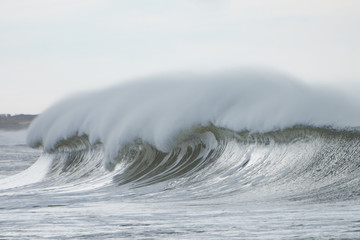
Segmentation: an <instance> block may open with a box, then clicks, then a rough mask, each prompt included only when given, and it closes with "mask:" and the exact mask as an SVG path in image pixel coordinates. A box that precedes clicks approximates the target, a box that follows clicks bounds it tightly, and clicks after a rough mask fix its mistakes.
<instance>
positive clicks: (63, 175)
mask: <svg viewBox="0 0 360 240" xmlns="http://www.w3.org/2000/svg"><path fill="white" fill-rule="evenodd" d="M14 134H15V133H14ZM8 135H9V133H6V134H4V133H1V132H0V164H1V165H0V201H1V202H2V206H1V207H0V226H1V229H2V232H1V233H0V238H1V239H74V238H75V239H108V238H110V239H111V238H112V239H130V238H131V239H133V238H135V239H204V238H206V239H360V217H359V216H360V205H359V203H360V178H359V176H360V104H359V101H357V100H356V98H355V97H352V96H350V95H348V94H344V93H341V92H339V91H336V90H331V89H328V88H324V87H321V86H311V85H307V84H304V83H302V82H300V81H298V80H296V79H294V78H291V77H289V76H287V75H284V74H280V73H276V72H265V71H250V70H248V71H232V72H229V71H228V72H219V73H212V74H188V73H187V74H185V73H182V74H173V75H171V74H167V75H158V76H153V77H148V78H144V79H139V80H137V81H132V82H129V83H124V84H121V85H119V86H115V87H112V88H108V89H103V90H99V91H96V92H88V93H80V94H77V95H73V96H71V97H69V98H66V99H64V100H62V101H60V102H58V103H56V104H55V105H53V106H51V107H50V108H49V109H47V110H46V111H44V112H43V113H42V114H41V115H39V116H38V117H37V118H36V119H35V120H34V122H33V123H32V124H31V126H30V128H29V129H28V131H27V138H26V142H27V145H28V146H30V147H32V148H29V147H28V146H26V145H24V143H23V142H21V141H19V142H16V141H14V140H11V141H10V140H6V138H5V137H4V138H1V136H8ZM10 135H11V134H10Z"/></svg>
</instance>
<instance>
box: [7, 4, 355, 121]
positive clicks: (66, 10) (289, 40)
mask: <svg viewBox="0 0 360 240" xmlns="http://www.w3.org/2000/svg"><path fill="white" fill-rule="evenodd" d="M359 13H360V1H358V0H0V81H1V82H0V83H1V85H0V113H12V114H15V113H40V112H41V111H43V110H44V109H45V108H47V107H49V106H50V105H51V104H53V103H54V101H57V100H59V99H61V98H63V97H65V96H67V95H69V94H74V93H76V92H79V91H88V90H94V89H100V88H104V87H108V86H111V85H114V84H117V83H120V82H122V81H126V80H128V79H130V80H131V79H134V78H136V77H140V76H147V75H153V74H157V73H163V72H166V73H169V72H172V71H175V72H176V71H177V72H178V71H200V72H204V71H205V72H207V71H214V70H223V69H234V68H242V67H266V68H273V69H276V70H278V71H282V72H285V73H289V74H291V75H292V76H295V77H297V78H299V79H302V80H303V81H305V82H310V83H316V84H327V85H334V84H335V85H336V84H342V85H344V84H347V83H348V82H355V83H356V82H360V14H359Z"/></svg>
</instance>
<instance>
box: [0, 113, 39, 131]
mask: <svg viewBox="0 0 360 240" xmlns="http://www.w3.org/2000/svg"><path fill="white" fill-rule="evenodd" d="M36 116H37V115H30V114H19V115H10V114H0V130H6V131H16V130H22V129H26V128H28V127H29V125H30V123H31V122H32V120H34V118H35V117H36Z"/></svg>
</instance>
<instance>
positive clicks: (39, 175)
mask: <svg viewBox="0 0 360 240" xmlns="http://www.w3.org/2000/svg"><path fill="white" fill-rule="evenodd" d="M51 163H52V157H51V156H50V155H49V154H43V155H42V156H41V157H40V158H39V159H38V160H37V161H36V162H35V163H34V164H33V165H31V166H30V167H29V168H28V169H26V170H25V171H22V172H20V173H18V174H16V175H13V176H9V177H6V178H4V179H0V190H3V189H10V188H15V187H21V186H26V185H31V184H34V183H37V182H40V181H42V180H43V179H44V178H45V177H46V175H47V173H48V171H49V169H50V166H51Z"/></svg>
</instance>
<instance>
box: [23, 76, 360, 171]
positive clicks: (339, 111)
mask: <svg viewBox="0 0 360 240" xmlns="http://www.w3.org/2000/svg"><path fill="white" fill-rule="evenodd" d="M359 109H360V106H359V104H358V103H357V102H356V101H353V100H351V99H350V98H348V97H345V96H342V95H340V94H336V93H335V92H331V91H325V90H320V89H315V88H311V87H309V86H306V85H303V84H301V83H299V82H296V81H295V80H293V79H290V78H289V77H286V76H283V75H280V74H275V73H268V72H267V73H255V72H250V71H243V72H236V73H235V72H232V73H222V74H214V75H202V76H200V75H186V74H184V75H181V76H179V75H178V76H159V77H156V79H155V78H153V79H146V80H142V81H138V82H134V83H129V84H126V85H122V86H118V87H114V88H111V89H106V90H103V91H99V92H94V93H87V94H80V95H77V96H73V97H71V98H68V99H65V100H63V101H61V102H59V103H58V104H55V105H54V106H53V107H51V108H50V109H48V110H47V111H45V112H44V113H43V114H41V115H40V116H39V117H38V118H37V119H36V120H35V121H34V122H33V123H32V125H31V126H30V129H29V132H28V138H27V142H28V144H29V145H30V146H32V147H36V146H39V145H42V146H43V148H44V150H45V152H51V151H53V150H54V149H57V147H58V145H61V144H62V143H63V142H64V141H68V139H71V138H76V137H83V136H86V138H88V141H89V144H90V145H95V144H101V145H102V148H103V149H104V156H105V157H104V158H105V166H106V168H107V169H108V170H113V169H114V168H115V166H116V164H117V163H119V162H121V160H120V159H119V152H122V151H123V149H124V148H126V147H127V146H129V145H130V146H133V144H134V143H135V142H137V141H140V142H143V143H147V144H149V145H150V146H152V147H153V148H154V149H156V150H157V151H159V152H163V153H169V152H171V151H173V149H174V148H176V147H177V146H178V142H179V141H182V138H183V137H184V136H183V135H184V133H186V132H189V131H190V132H191V131H192V129H199V128H201V127H209V126H215V127H217V128H224V129H228V130H230V131H233V132H242V131H249V132H251V133H267V132H272V131H276V130H283V129H288V128H291V127H294V126H296V125H304V126H312V127H324V126H330V127H332V128H339V129H344V128H349V127H350V128H353V127H358V126H360V111H359Z"/></svg>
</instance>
